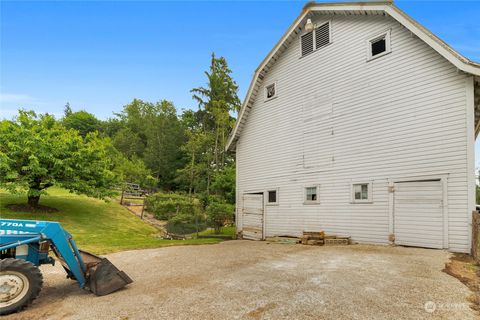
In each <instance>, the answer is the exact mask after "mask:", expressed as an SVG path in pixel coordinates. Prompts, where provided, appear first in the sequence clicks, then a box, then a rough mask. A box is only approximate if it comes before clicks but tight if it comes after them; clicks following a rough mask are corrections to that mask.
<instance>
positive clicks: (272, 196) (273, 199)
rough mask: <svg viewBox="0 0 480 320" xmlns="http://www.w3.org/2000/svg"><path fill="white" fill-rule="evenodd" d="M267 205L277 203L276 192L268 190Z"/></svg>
mask: <svg viewBox="0 0 480 320" xmlns="http://www.w3.org/2000/svg"><path fill="white" fill-rule="evenodd" d="M267 200H268V201H267V204H277V203H278V194H277V190H268V191H267Z"/></svg>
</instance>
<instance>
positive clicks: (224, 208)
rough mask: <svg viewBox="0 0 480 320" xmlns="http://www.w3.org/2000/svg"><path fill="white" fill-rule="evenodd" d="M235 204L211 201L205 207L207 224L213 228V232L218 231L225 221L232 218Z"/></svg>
mask: <svg viewBox="0 0 480 320" xmlns="http://www.w3.org/2000/svg"><path fill="white" fill-rule="evenodd" d="M234 210H235V206H234V205H232V204H230V203H225V202H217V201H212V202H210V204H209V205H208V207H207V212H206V213H207V220H208V224H209V226H212V227H214V228H215V233H220V231H221V230H220V229H221V228H222V227H223V226H224V225H225V223H226V222H227V221H231V220H232V219H233V212H234Z"/></svg>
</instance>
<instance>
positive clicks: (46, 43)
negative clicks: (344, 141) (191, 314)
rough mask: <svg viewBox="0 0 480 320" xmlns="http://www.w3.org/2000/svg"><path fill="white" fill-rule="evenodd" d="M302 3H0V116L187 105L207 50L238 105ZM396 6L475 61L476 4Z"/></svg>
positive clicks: (479, 36)
mask: <svg viewBox="0 0 480 320" xmlns="http://www.w3.org/2000/svg"><path fill="white" fill-rule="evenodd" d="M305 2H306V1H290V2H289V1H282V2H269V1H262V2H253V1H248V2H220V1H217V2H198V1H191V2H164V1H146V2H140V1H132V2H129V1H78V2H77V1H64V2H41V1H35V2H25V1H2V2H1V3H0V14H1V17H0V18H1V19H0V26H1V34H0V36H1V37H0V67H1V69H0V94H1V95H0V103H1V105H0V118H4V117H7V118H11V117H12V116H13V115H14V114H15V112H16V110H17V109H18V108H19V107H23V108H26V109H34V110H36V111H39V112H49V113H53V114H56V115H61V114H62V110H63V107H64V105H65V103H66V102H67V101H68V102H70V104H71V106H72V108H73V109H74V110H78V109H84V110H87V111H89V112H91V113H94V114H95V115H97V116H98V117H99V118H101V119H106V118H108V117H110V116H112V113H113V112H118V111H120V110H121V108H122V106H123V105H125V104H127V103H128V102H129V101H131V100H132V99H133V98H141V99H144V100H148V101H157V100H160V99H168V100H171V101H173V102H174V104H175V105H176V107H177V108H178V109H179V110H180V109H182V108H196V104H195V103H194V102H193V101H192V99H191V94H190V92H189V91H190V89H191V88H193V87H197V86H200V85H203V84H204V82H205V78H204V74H203V71H204V70H206V69H207V68H208V64H209V59H210V54H211V52H212V51H215V53H216V54H218V55H223V56H224V57H226V58H227V60H228V62H229V64H230V67H231V69H232V70H233V76H234V78H235V80H236V81H237V83H238V85H239V86H240V97H241V98H243V97H244V95H245V92H246V90H247V88H248V85H249V82H250V78H251V76H252V74H253V72H254V70H255V68H256V67H257V65H258V64H259V63H260V61H261V60H262V59H263V58H264V57H265V55H266V54H267V53H268V52H269V51H270V49H271V48H272V47H273V45H274V44H275V43H276V42H277V41H278V39H279V38H280V36H281V35H282V34H283V32H285V30H286V29H287V27H288V26H289V25H290V23H291V22H292V21H293V20H294V19H295V17H296V16H297V15H298V14H299V13H300V11H301V8H302V6H303V5H304V4H305ZM395 3H396V4H397V5H398V6H399V7H400V8H401V9H403V10H404V11H406V12H407V13H408V14H410V15H411V16H412V17H413V18H414V19H416V20H417V21H419V22H420V23H422V24H423V25H424V26H426V27H427V28H428V29H430V30H431V31H433V32H434V33H435V34H436V35H438V36H439V37H440V38H442V39H443V40H445V41H446V42H447V43H449V44H450V45H451V46H453V47H454V48H455V49H456V50H458V51H459V52H460V53H462V54H463V55H465V56H466V57H468V58H469V59H472V60H475V61H480V18H479V17H480V2H478V1H468V2H460V1H435V2H434V1H396V2H395ZM479 149H480V144H479V143H477V159H480V156H479V154H478V150H479ZM477 162H478V160H477Z"/></svg>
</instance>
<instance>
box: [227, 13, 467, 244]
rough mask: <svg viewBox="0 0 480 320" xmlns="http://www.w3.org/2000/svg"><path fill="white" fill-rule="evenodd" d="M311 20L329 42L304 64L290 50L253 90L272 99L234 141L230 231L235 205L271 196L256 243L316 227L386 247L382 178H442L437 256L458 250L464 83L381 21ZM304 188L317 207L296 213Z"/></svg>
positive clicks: (462, 217) (463, 185) (463, 222)
mask: <svg viewBox="0 0 480 320" xmlns="http://www.w3.org/2000/svg"><path fill="white" fill-rule="evenodd" d="M315 19H316V21H314V22H317V23H322V22H323V21H327V20H330V21H331V27H332V43H331V44H330V45H327V46H326V47H324V48H322V49H320V50H318V51H316V52H314V53H312V54H310V55H308V56H305V57H300V42H299V38H296V39H295V40H294V41H293V42H292V43H290V45H289V47H288V48H287V49H286V50H285V52H284V53H283V54H282V55H281V56H280V57H279V59H278V60H277V61H276V63H275V64H274V65H273V67H272V68H271V70H269V72H268V73H267V74H266V76H265V78H264V82H263V84H264V85H265V84H269V83H272V82H276V84H277V95H278V96H277V97H276V98H274V99H272V100H270V101H267V102H265V101H264V95H263V92H262V93H260V94H259V95H257V97H256V100H255V102H254V104H253V107H252V109H251V111H250V114H249V116H248V119H247V121H246V123H245V127H244V129H243V131H242V135H241V137H240V139H239V140H238V143H237V147H236V156H237V222H238V229H239V230H241V229H242V221H241V214H239V213H241V209H242V195H243V194H244V193H248V192H259V191H266V190H268V189H276V188H278V190H279V194H278V201H279V203H278V205H274V206H268V205H266V206H265V222H264V223H265V230H264V233H265V234H264V235H265V236H274V235H283V234H288V235H301V233H302V231H303V230H319V229H321V230H325V231H326V232H329V233H335V234H338V235H346V236H351V237H352V240H354V241H359V242H364V243H379V244H386V243H388V236H389V193H388V185H389V179H401V178H403V177H412V176H425V177H427V178H428V177H429V176H433V175H435V176H438V175H442V176H445V175H446V176H447V180H448V246H449V249H450V250H452V251H460V252H469V250H470V225H469V223H470V214H471V211H472V210H473V205H474V202H473V201H474V200H473V198H472V197H473V196H474V195H473V194H470V193H472V191H473V188H469V184H471V183H472V179H471V177H470V172H469V171H471V170H472V169H473V168H470V167H471V164H472V163H473V162H472V161H471V159H470V158H471V157H473V154H472V152H469V151H468V149H469V148H472V147H473V143H474V141H473V140H474V139H472V138H471V137H470V138H468V139H467V136H468V135H470V134H472V135H473V131H474V129H473V120H471V121H470V120H468V117H467V107H466V106H467V104H469V102H468V101H469V99H470V98H468V94H467V89H466V88H467V87H468V84H469V83H470V82H471V83H472V84H473V79H472V77H470V76H468V75H466V74H464V73H461V72H458V71H457V69H456V68H455V67H454V66H453V65H452V64H451V63H449V62H448V61H447V60H446V59H445V58H443V57H441V56H440V55H439V54H438V53H437V52H435V51H434V50H433V49H431V48H430V47H428V46H427V45H426V44H425V43H423V42H422V41H421V40H419V39H418V38H417V37H415V36H412V34H411V32H409V31H408V30H407V29H405V28H404V27H403V26H402V25H400V24H399V23H398V22H396V21H394V20H393V19H391V18H390V17H388V16H383V15H379V16H339V15H336V16H318V17H316V18H315ZM388 29H390V30H391V49H392V52H391V53H389V54H387V55H385V56H383V57H380V58H377V59H374V60H371V61H368V62H367V61H366V60H367V40H368V39H369V38H371V37H372V36H375V35H377V34H379V33H381V32H383V31H386V30H388ZM262 90H263V87H262ZM472 114H473V111H472ZM470 127H471V128H470ZM467 143H469V144H472V146H470V145H469V146H467ZM467 159H468V160H467ZM469 162H470V164H469ZM352 182H372V185H373V203H369V204H352V203H351V195H350V191H351V183H352ZM316 184H319V185H320V194H319V199H320V201H319V204H315V205H304V204H303V192H304V187H306V186H309V185H316ZM470 187H471V186H470Z"/></svg>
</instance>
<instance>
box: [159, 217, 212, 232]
mask: <svg viewBox="0 0 480 320" xmlns="http://www.w3.org/2000/svg"><path fill="white" fill-rule="evenodd" d="M197 228H198V229H197ZM205 228H206V225H205V218H204V216H203V215H200V214H198V215H197V216H195V214H193V215H192V214H185V213H181V214H177V215H175V216H173V217H171V218H170V219H168V223H167V231H168V232H170V233H176V234H189V233H194V232H196V231H197V230H198V231H202V230H205Z"/></svg>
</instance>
